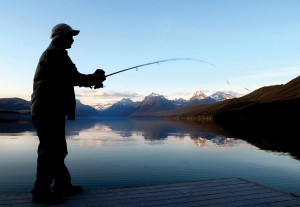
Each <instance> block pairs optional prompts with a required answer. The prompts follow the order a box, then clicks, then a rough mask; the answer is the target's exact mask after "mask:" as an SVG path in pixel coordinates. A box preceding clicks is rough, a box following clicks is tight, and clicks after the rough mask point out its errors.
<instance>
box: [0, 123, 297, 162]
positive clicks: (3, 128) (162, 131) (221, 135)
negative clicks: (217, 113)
mask: <svg viewBox="0 0 300 207" xmlns="http://www.w3.org/2000/svg"><path fill="white" fill-rule="evenodd" d="M66 128H67V130H66V135H67V138H72V139H74V137H76V139H78V140H80V142H81V143H82V144H83V145H84V146H88V147H97V146H103V145H107V144H110V145H118V144H120V145H127V144H130V143H131V144H132V143H133V142H134V141H135V140H134V137H137V136H140V137H143V138H144V140H146V141H147V142H148V143H150V144H164V143H165V142H164V140H166V139H170V138H176V139H181V140H183V141H185V140H190V141H192V142H193V143H194V144H195V145H196V146H197V147H211V146H221V147H232V146H234V145H236V144H238V143H239V142H241V140H244V141H247V142H248V143H250V144H252V145H254V146H257V147H259V148H260V149H263V150H267V151H274V152H282V153H289V154H291V155H292V156H293V157H294V158H296V159H299V160H300V152H299V146H300V136H299V131H297V130H296V129H297V127H292V128H291V127H288V128H283V127H281V126H269V127H267V126H260V127H254V126H252V125H251V126H249V125H248V126H241V125H231V126H228V125H216V124H214V123H199V122H191V121H176V120H163V119H143V118H135V119H126V118H78V119H77V120H76V121H67V124H66ZM291 129H293V130H291ZM25 132H26V133H27V132H30V133H33V134H35V131H34V128H33V126H32V123H31V121H26V120H25V121H19V122H10V123H0V134H2V135H6V134H9V135H12V134H18V133H19V134H20V133H25ZM89 132H93V135H91V133H89ZM108 133H109V134H110V135H108ZM83 134H84V136H83ZM104 134H105V135H104ZM78 136H80V137H87V139H85V138H78Z"/></svg>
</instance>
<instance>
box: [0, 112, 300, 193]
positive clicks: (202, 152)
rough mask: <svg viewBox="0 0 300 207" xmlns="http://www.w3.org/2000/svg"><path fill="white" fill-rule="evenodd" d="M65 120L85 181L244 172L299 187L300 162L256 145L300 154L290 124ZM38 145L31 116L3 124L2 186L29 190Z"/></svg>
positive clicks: (75, 166)
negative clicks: (263, 128)
mask: <svg viewBox="0 0 300 207" xmlns="http://www.w3.org/2000/svg"><path fill="white" fill-rule="evenodd" d="M66 126H67V139H68V147H69V152H70V156H68V157H67V162H68V163H69V166H70V168H71V172H72V175H73V178H74V181H77V182H78V184H80V185H84V186H85V187H86V188H95V187H113V186H131V185H146V184H159V183H165V182H182V181H190V180H199V179H211V178H220V177H242V178H245V179H250V180H254V181H257V182H259V183H262V184H266V185H268V186H273V187H276V188H278V189H281V190H284V191H286V192H294V193H296V194H300V188H299V187H298V185H295V183H299V182H300V176H299V172H300V165H299V164H298V161H297V160H295V159H293V158H291V157H290V156H280V155H279V154H278V153H268V152H266V151H263V150H258V149H257V148H256V147H254V146H252V145H255V146H258V147H260V148H261V149H264V150H271V151H272V152H282V153H290V154H292V155H293V156H295V157H296V158H299V156H298V153H297V148H298V145H297V142H292V141H291V140H292V139H294V138H297V137H298V136H297V135H298V134H297V133H291V132H292V131H291V130H290V132H287V131H284V132H283V133H279V132H278V131H277V130H274V131H277V133H276V134H275V135H274V134H273V133H271V131H272V130H267V131H260V130H261V129H259V130H255V128H253V126H251V127H250V128H247V127H245V126H244V127H243V126H238V125H232V126H225V125H222V126H221V125H215V124H212V123H209V124H208V123H206V124H199V123H197V122H186V121H174V120H162V119H117V118H110V119H104V118H103V119H102V118H100V119H99V118H79V119H77V120H76V121H67V125H66ZM276 128H279V127H276ZM244 140H246V141H247V142H249V143H251V144H252V145H250V144H248V143H247V142H246V141H244ZM295 143H296V144H295ZM37 145H38V140H37V136H36V135H35V131H34V128H33V126H32V123H31V122H30V121H21V122H16V123H0V146H1V150H0V157H2V159H0V169H1V170H0V186H1V188H0V193H9V192H23V193H24V192H29V190H30V189H31V187H32V183H33V181H34V174H35V166H36V148H37ZM285 155H286V154H285ZM6 158H9V159H6ZM270 175H271V176H270ZM16 181H17V182H16Z"/></svg>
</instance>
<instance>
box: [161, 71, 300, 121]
mask: <svg viewBox="0 0 300 207" xmlns="http://www.w3.org/2000/svg"><path fill="white" fill-rule="evenodd" d="M165 115H166V116H168V117H170V118H176V119H193V120H201V121H205V120H209V121H216V122H228V121H231V122H244V123H251V122H252V123H253V122H257V123H263V122H283V121H285V122H286V121H288V122H292V119H298V117H299V115H300V76H298V77H297V78H295V79H293V80H291V81H289V82H288V83H286V84H281V85H274V86H265V87H262V88H259V89H257V90H255V91H253V92H252V93H250V94H248V95H245V96H243V97H240V98H234V99H229V100H224V101H221V102H216V103H213V104H210V105H200V106H194V107H182V108H180V110H174V111H172V112H169V114H165Z"/></svg>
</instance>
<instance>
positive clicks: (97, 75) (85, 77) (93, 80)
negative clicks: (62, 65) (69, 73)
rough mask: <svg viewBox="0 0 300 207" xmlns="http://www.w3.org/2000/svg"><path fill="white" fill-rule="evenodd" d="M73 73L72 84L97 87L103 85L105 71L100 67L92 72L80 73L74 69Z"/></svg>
mask: <svg viewBox="0 0 300 207" xmlns="http://www.w3.org/2000/svg"><path fill="white" fill-rule="evenodd" d="M75 73H76V74H74V78H73V85H74V86H79V87H90V88H94V89H98V88H102V87H103V82H104V81H105V80H106V78H105V72H104V70H102V69H97V70H95V72H94V73H93V74H82V73H79V72H78V71H77V69H76V72H75Z"/></svg>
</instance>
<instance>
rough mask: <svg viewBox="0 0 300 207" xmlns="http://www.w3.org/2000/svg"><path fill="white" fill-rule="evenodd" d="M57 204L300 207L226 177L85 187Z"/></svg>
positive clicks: (21, 200) (292, 199) (25, 198)
mask: <svg viewBox="0 0 300 207" xmlns="http://www.w3.org/2000/svg"><path fill="white" fill-rule="evenodd" d="M4 206H7V207H8V206H11V207H16V206H20V207H38V206H40V207H43V206H46V205H38V204H33V203H32V202H31V195H30V194H27V195H0V207H4ZM51 206H58V207H63V206H66V207H71V206H72V207H92V206H99V207H100V206H101V207H138V206H139V207H145V206H147V207H148V206H149V207H150V206H151V207H158V206H159V207H168V206H172V207H198V206H210V207H212V206H218V207H226V206H228V207H237V206H243V207H244V206H253V207H254V206H255V207H261V206H278V207H284V206H289V207H291V206H299V207H300V199H299V198H298V197H296V196H293V195H290V194H287V193H284V192H280V191H276V190H274V189H271V188H269V187H266V186H262V185H259V184H257V183H254V182H251V181H248V180H244V179H240V178H224V179H212V180H200V181H193V182H185V183H173V184H162V185H151V186H139V187H126V188H106V189H95V190H86V191H85V192H84V193H82V194H80V195H76V196H73V197H68V198H66V202H65V203H64V204H61V205H51Z"/></svg>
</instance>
